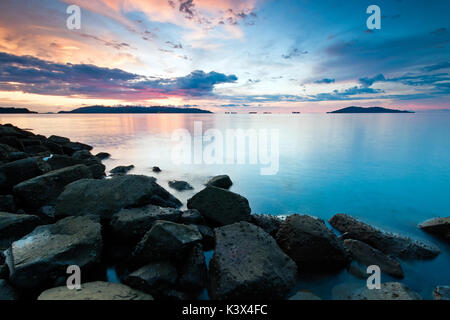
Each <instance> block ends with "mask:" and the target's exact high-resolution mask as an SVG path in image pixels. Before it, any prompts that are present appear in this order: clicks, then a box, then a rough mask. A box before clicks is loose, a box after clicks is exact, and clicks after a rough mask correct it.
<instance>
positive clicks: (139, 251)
mask: <svg viewBox="0 0 450 320" xmlns="http://www.w3.org/2000/svg"><path fill="white" fill-rule="evenodd" d="M201 240H202V235H201V234H200V232H199V231H198V229H197V228H196V227H193V226H187V225H184V224H178V223H174V222H170V221H162V220H158V221H156V222H155V223H154V224H153V226H152V228H151V229H150V231H148V232H147V233H146V234H145V236H144V237H143V238H142V240H141V241H140V242H139V243H138V244H137V246H136V248H135V249H134V251H133V254H132V264H133V265H144V264H146V263H149V262H153V261H158V260H162V259H170V258H178V259H182V257H183V255H184V254H185V253H186V252H187V251H188V250H189V249H190V248H191V247H192V246H194V245H195V244H196V243H199V242H200V241H201Z"/></svg>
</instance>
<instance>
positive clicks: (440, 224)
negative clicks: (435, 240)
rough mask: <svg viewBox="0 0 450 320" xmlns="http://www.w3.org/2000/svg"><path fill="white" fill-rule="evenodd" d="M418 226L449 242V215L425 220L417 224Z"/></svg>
mask: <svg viewBox="0 0 450 320" xmlns="http://www.w3.org/2000/svg"><path fill="white" fill-rule="evenodd" d="M419 228H420V229H422V230H423V231H425V232H428V233H430V234H432V235H434V236H436V237H439V238H441V239H444V240H446V241H449V242H450V217H446V218H434V219H430V220H427V221H425V222H422V223H421V224H419Z"/></svg>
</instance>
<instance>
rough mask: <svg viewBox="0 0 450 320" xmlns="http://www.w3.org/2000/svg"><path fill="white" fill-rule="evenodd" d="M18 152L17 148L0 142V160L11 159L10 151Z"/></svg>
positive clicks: (7, 160) (6, 160)
mask: <svg viewBox="0 0 450 320" xmlns="http://www.w3.org/2000/svg"><path fill="white" fill-rule="evenodd" d="M14 152H19V150H17V149H15V148H13V147H11V146H9V145H7V144H2V143H0V161H5V162H9V161H13V160H11V153H14Z"/></svg>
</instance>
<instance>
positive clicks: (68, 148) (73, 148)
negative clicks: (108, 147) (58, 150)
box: [62, 142, 93, 156]
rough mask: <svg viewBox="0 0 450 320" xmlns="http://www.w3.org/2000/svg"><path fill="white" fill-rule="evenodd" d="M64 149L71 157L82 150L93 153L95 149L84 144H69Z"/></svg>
mask: <svg viewBox="0 0 450 320" xmlns="http://www.w3.org/2000/svg"><path fill="white" fill-rule="evenodd" d="M62 149H63V151H64V153H65V154H67V155H69V156H71V155H73V154H74V153H75V152H77V151H80V150H87V151H91V150H92V149H93V147H92V146H89V145H87V144H84V143H80V142H67V143H65V144H63V145H62Z"/></svg>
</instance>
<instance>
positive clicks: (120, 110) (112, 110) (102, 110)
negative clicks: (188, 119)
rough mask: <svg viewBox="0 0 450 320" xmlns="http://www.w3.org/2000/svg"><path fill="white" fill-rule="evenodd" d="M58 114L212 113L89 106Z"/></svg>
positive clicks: (172, 108)
mask: <svg viewBox="0 0 450 320" xmlns="http://www.w3.org/2000/svg"><path fill="white" fill-rule="evenodd" d="M58 113H212V112H210V111H207V110H202V109H197V108H177V107H140V106H131V107H105V106H90V107H82V108H77V109H74V110H71V111H59V112H58Z"/></svg>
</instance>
